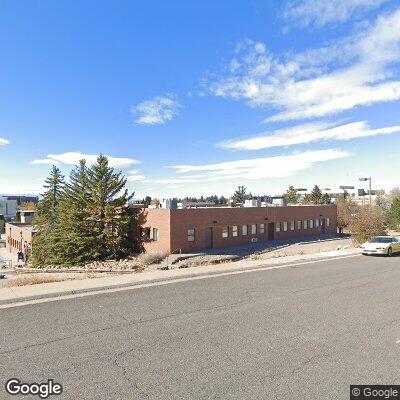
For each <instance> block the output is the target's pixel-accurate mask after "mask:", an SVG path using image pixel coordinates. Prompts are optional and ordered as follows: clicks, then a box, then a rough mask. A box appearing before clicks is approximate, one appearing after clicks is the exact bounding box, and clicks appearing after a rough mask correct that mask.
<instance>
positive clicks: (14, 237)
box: [6, 224, 32, 254]
mask: <svg viewBox="0 0 400 400" xmlns="http://www.w3.org/2000/svg"><path fill="white" fill-rule="evenodd" d="M30 228H31V227H30V225H24V224H20V225H18V224H15V225H14V224H6V246H7V250H8V251H9V252H10V253H11V254H17V253H18V252H19V251H22V252H24V253H26V249H27V247H31V246H32V231H31V229H30Z"/></svg>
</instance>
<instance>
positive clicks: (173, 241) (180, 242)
mask: <svg viewBox="0 0 400 400" xmlns="http://www.w3.org/2000/svg"><path fill="white" fill-rule="evenodd" d="M145 212H147V216H146V223H145V225H143V226H147V227H151V228H153V227H157V228H158V229H159V240H158V242H154V241H149V242H148V243H145V244H144V247H145V250H146V251H151V250H164V251H175V250H177V249H182V252H185V253H188V252H194V251H198V250H203V249H204V248H205V245H206V241H205V240H206V239H205V238H206V229H207V228H209V227H212V229H213V247H227V246H237V245H243V244H247V243H252V242H253V241H258V242H260V241H267V240H268V223H271V222H273V223H274V239H275V240H280V239H287V238H292V237H303V236H315V235H318V234H319V233H321V232H322V228H321V227H315V219H320V218H324V219H326V218H329V219H330V225H329V227H328V226H326V227H325V232H326V233H335V232H336V206H335V205H332V206H292V207H248V208H247V207H243V208H239V207H237V208H197V209H183V210H165V209H145ZM321 216H322V217H321ZM305 219H306V220H307V221H308V224H309V220H310V219H313V221H314V228H312V229H310V228H308V229H303V227H302V228H301V229H300V230H298V229H297V221H298V220H301V221H302V225H303V221H304V220H305ZM283 221H287V222H288V230H287V231H286V232H285V231H283V227H282V228H281V231H280V232H276V222H283ZM290 221H296V222H295V230H293V231H291V230H290ZM252 224H257V234H256V235H252V234H251V225H252ZM259 224H265V232H264V233H263V234H262V233H260V226H259ZM233 225H237V226H238V236H236V237H233V236H232V226H233ZM242 225H248V234H247V235H246V236H243V235H242ZM223 227H228V229H229V237H228V238H223V237H222V229H223ZM188 229H195V241H194V242H189V241H188V240H187V239H188V238H187V230H188ZM169 237H170V239H169Z"/></svg>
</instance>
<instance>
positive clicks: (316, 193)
mask: <svg viewBox="0 0 400 400" xmlns="http://www.w3.org/2000/svg"><path fill="white" fill-rule="evenodd" d="M310 201H311V203H313V204H322V191H321V189H320V188H319V186H318V185H315V186H314V187H313V190H312V191H311V193H310Z"/></svg>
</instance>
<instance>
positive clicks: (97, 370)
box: [0, 256, 400, 400]
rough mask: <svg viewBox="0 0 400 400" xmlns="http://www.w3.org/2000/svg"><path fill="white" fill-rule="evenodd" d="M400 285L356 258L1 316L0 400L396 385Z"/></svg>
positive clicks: (341, 392)
mask: <svg viewBox="0 0 400 400" xmlns="http://www.w3.org/2000/svg"><path fill="white" fill-rule="evenodd" d="M399 287H400V256H397V257H392V258H387V257H362V256H359V257H353V258H345V259H339V260H338V259H337V260H328V261H321V262H317V263H313V264H309V265H299V266H295V267H288V268H282V269H275V270H266V271H262V270H261V271H256V272H250V273H242V274H233V275H229V276H222V277H213V278H210V279H198V280H188V281H185V282H180V283H172V284H167V285H162V286H153V287H147V288H146V287H145V288H138V289H132V290H126V291H120V292H116V293H105V294H100V295H93V296H87V297H82V298H75V299H69V300H61V301H55V302H47V303H42V304H32V305H26V306H21V307H15V308H9V309H0V327H1V336H0V353H1V354H0V376H1V384H0V398H1V399H13V398H16V396H10V395H7V394H6V393H5V389H4V384H5V382H6V381H7V380H8V379H9V378H18V379H20V380H21V381H23V382H28V383H29V382H43V381H47V380H48V379H49V378H52V379H54V380H55V381H56V382H58V383H60V384H61V385H62V386H63V389H64V391H63V394H62V395H61V396H51V397H50V398H51V399H57V398H61V399H74V400H78V399H79V400H81V399H107V400H114V399H116V400H117V399H118V400H123V399H280V400H281V399H287V400H293V399H313V400H315V399H348V398H349V385H350V384H400V375H399V369H400V343H396V342H397V341H399V340H400V314H399V310H400V290H399ZM17 397H18V396H17ZM24 398H26V397H24ZM36 398H38V397H36Z"/></svg>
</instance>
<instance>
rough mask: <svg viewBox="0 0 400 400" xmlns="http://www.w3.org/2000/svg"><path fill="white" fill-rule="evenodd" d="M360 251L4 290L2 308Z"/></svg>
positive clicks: (0, 291) (0, 294)
mask: <svg viewBox="0 0 400 400" xmlns="http://www.w3.org/2000/svg"><path fill="white" fill-rule="evenodd" d="M358 254H360V249H348V250H335V251H328V252H323V253H315V254H306V255H301V256H299V255H296V256H287V257H280V258H275V259H270V260H242V261H238V262H233V263H225V264H218V265H204V266H199V267H193V268H185V269H178V268H177V269H172V270H168V271H160V270H156V271H154V270H153V271H145V272H141V273H132V274H129V275H114V276H107V277H104V278H90V279H80V280H69V281H62V282H52V283H43V284H37V285H30V286H17V287H4V288H1V289H0V305H5V304H10V303H18V302H24V301H29V300H37V299H44V298H50V297H59V296H65V295H74V294H79V293H87V292H92V291H93V292H96V291H99V290H108V289H118V288H126V287H130V286H137V285H143V284H151V283H157V282H168V281H173V280H180V279H185V278H195V277H202V276H212V275H224V274H227V273H235V272H241V271H251V270H257V269H264V268H270V267H278V266H284V265H288V264H289V265H290V264H293V263H301V262H307V261H313V260H324V259H329V258H337V257H346V256H356V255H358Z"/></svg>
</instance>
